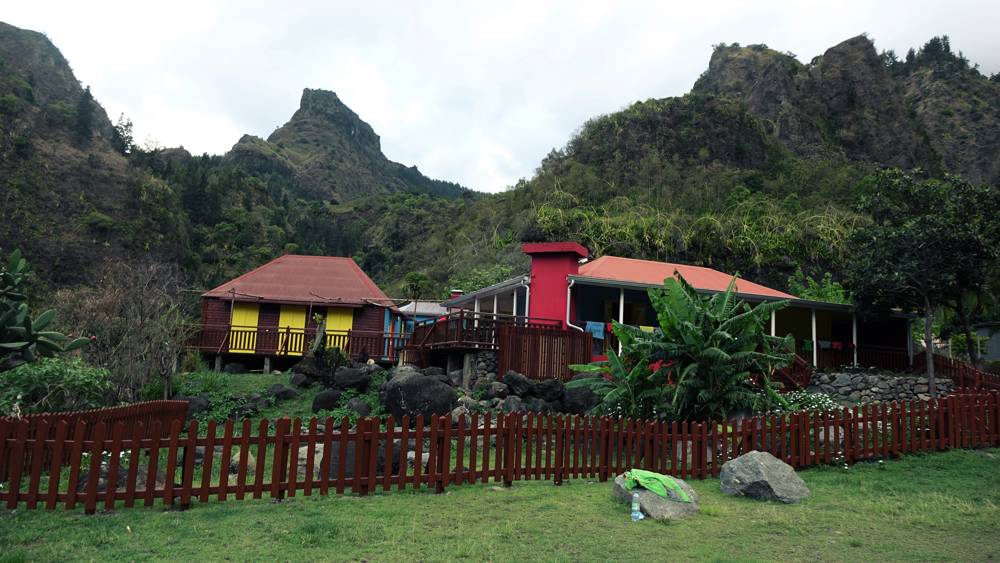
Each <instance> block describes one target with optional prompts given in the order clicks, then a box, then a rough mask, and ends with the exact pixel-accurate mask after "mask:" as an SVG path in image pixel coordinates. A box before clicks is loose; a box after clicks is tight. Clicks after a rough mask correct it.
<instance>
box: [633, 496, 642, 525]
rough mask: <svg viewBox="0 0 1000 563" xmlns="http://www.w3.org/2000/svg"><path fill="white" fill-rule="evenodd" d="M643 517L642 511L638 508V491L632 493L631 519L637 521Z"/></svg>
mask: <svg viewBox="0 0 1000 563" xmlns="http://www.w3.org/2000/svg"><path fill="white" fill-rule="evenodd" d="M643 518H645V516H643V514H642V511H641V510H639V493H632V521H633V522H638V521H639V520H642V519H643Z"/></svg>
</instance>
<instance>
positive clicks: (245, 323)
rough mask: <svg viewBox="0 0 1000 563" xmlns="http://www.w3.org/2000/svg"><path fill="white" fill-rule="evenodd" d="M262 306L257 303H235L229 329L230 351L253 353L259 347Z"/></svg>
mask: <svg viewBox="0 0 1000 563" xmlns="http://www.w3.org/2000/svg"><path fill="white" fill-rule="evenodd" d="M259 315H260V307H259V306H258V305H257V304H256V303H234V304H233V315H232V322H231V323H230V329H229V351H230V352H232V353H233V354H253V353H254V350H255V349H256V348H257V319H258V317H259Z"/></svg>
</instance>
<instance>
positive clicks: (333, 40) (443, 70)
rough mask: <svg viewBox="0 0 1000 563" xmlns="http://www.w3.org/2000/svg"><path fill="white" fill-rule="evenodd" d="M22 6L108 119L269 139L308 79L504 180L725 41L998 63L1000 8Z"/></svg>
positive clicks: (218, 141) (148, 128)
mask: <svg viewBox="0 0 1000 563" xmlns="http://www.w3.org/2000/svg"><path fill="white" fill-rule="evenodd" d="M369 4H371V3H366V2H339V3H329V2H322V1H320V0H315V1H303V2H295V3H287V5H286V3H276V2H263V1H258V2H237V1H225V2H212V1H200V2H189V1H184V2H172V3H167V4H163V3H160V4H144V3H136V2H121V1H115V2H101V3H92V2H91V3H87V2H84V3H81V2H70V1H66V2H53V1H38V0H36V1H34V2H22V3H17V4H13V5H8V6H5V9H4V14H3V16H0V17H2V18H3V19H4V21H7V22H8V23H11V24H13V25H17V26H20V27H26V28H30V29H35V30H39V31H43V32H46V33H47V34H48V35H49V37H50V38H51V39H52V40H53V41H54V42H55V44H56V45H57V46H58V47H59V48H60V49H61V50H62V52H63V54H64V55H65V56H66V58H67V59H68V60H69V61H70V63H71V64H72V65H73V68H74V70H75V71H76V73H77V76H78V77H79V78H80V80H81V81H83V82H84V83H86V84H89V85H90V86H91V87H92V90H93V91H94V94H95V96H96V97H97V98H98V100H99V101H101V103H103V104H104V105H105V106H106V107H107V109H108V113H109V114H110V115H111V116H112V118H114V117H116V116H117V115H118V113H120V112H124V113H125V114H126V115H127V116H129V117H130V118H131V119H132V120H133V121H134V122H135V126H136V136H137V138H139V139H143V138H145V137H147V136H149V137H152V138H154V139H156V140H157V141H159V142H160V143H162V144H164V145H170V146H173V145H180V144H183V145H184V146H185V147H186V148H188V149H189V150H191V151H192V152H195V153H200V152H211V153H221V152H225V151H226V150H228V149H229V147H230V146H232V144H233V143H235V142H236V140H237V139H238V138H239V137H240V135H241V134H243V133H251V134H255V135H260V136H267V135H268V134H270V132H271V131H273V130H274V128H275V127H277V126H279V125H281V124H282V123H284V122H285V121H287V119H288V118H289V117H290V116H291V114H292V112H294V111H295V109H296V107H297V105H298V101H299V96H300V94H301V91H302V88H306V87H309V88H325V89H329V90H334V91H336V92H337V93H338V94H339V95H340V97H341V99H343V100H344V102H345V103H346V104H348V105H349V106H350V107H351V108H353V109H354V110H355V111H356V112H358V114H359V115H360V116H361V117H362V119H364V120H366V121H368V122H369V123H371V125H372V127H373V128H374V129H375V131H376V132H377V133H378V134H379V135H380V136H381V138H382V147H383V151H384V152H385V153H386V155H387V156H388V157H389V158H391V159H393V160H397V161H399V162H402V163H404V164H407V165H411V164H416V165H417V166H419V167H420V169H421V170H422V171H423V172H424V173H426V174H428V175H430V176H433V177H436V178H442V179H446V180H452V181H457V182H460V183H462V184H465V185H468V186H470V187H474V188H477V189H482V190H489V191H498V190H501V189H503V188H504V187H506V186H508V185H510V184H512V183H514V182H516V181H517V179H518V178H520V177H527V176H530V175H531V174H532V172H533V171H534V169H535V168H536V167H537V166H538V163H539V161H540V160H541V159H542V158H543V157H544V156H545V154H547V153H548V151H549V150H551V149H552V148H553V147H558V146H562V145H563V144H565V142H566V141H567V140H568V138H569V136H570V134H571V133H572V132H573V131H574V130H576V129H577V128H578V127H579V126H580V124H582V123H583V122H584V121H585V120H586V119H588V118H590V117H593V116H594V115H597V114H601V113H607V112H610V111H614V110H616V109H619V108H621V107H623V106H625V105H627V104H629V103H632V102H634V101H636V100H641V99H646V98H651V97H653V98H655V97H665V96H673V95H679V94H683V93H685V92H687V91H688V90H689V89H690V88H691V85H692V84H693V83H694V81H695V80H696V79H697V77H698V75H699V74H700V73H701V72H702V71H703V70H704V69H705V67H706V66H707V64H708V57H709V55H710V54H711V45H712V44H714V43H719V42H726V43H731V42H740V43H743V44H748V43H767V44H768V45H770V46H771V47H773V48H776V49H779V50H782V51H792V52H794V53H796V54H797V55H798V56H799V59H800V60H803V61H808V60H810V59H812V58H813V57H814V56H816V55H820V54H822V52H823V51H824V50H825V49H827V48H829V47H831V46H833V45H835V44H836V43H839V42H840V41H843V40H844V39H847V38H849V37H853V36H855V35H857V34H859V33H862V32H868V33H869V35H870V36H871V37H872V38H874V39H875V41H876V44H877V46H878V48H880V49H894V50H895V51H896V52H897V53H900V54H902V53H905V51H906V49H907V48H909V47H919V46H920V45H921V44H923V43H924V42H925V41H926V40H927V39H929V38H930V37H931V36H933V35H939V34H949V35H950V36H951V39H952V45H953V47H954V48H956V49H960V50H962V51H964V52H965V54H966V55H967V56H968V57H969V58H970V59H971V60H972V61H973V62H978V63H979V64H980V65H981V66H982V68H983V70H984V71H985V72H989V73H992V72H998V71H1000V42H998V40H997V39H996V35H995V33H994V25H993V22H995V21H998V20H1000V3H997V2H985V1H981V2H976V1H962V0H957V1H953V2H949V3H947V4H942V3H940V2H930V1H928V0H919V1H915V2H903V1H894V2H878V3H873V2H863V1H857V0H845V1H842V2H839V3H837V4H835V5H831V4H830V3H828V2H822V3H821V2H809V1H805V2H803V1H791V0H786V1H783V2H770V3H768V2H755V3H747V2H692V3H687V4H680V3H677V2H648V3H644V2H633V1H627V2H591V1H578V2H568V1H566V2H527V1H520V0H519V1H515V2H502V3H496V2H494V3H489V4H487V3H465V2H419V3H414V2H405V1H402V0H399V1H395V2H393V1H389V2H380V3H376V4H375V5H374V6H371V5H369Z"/></svg>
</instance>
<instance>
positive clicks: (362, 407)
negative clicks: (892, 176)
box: [347, 397, 372, 416]
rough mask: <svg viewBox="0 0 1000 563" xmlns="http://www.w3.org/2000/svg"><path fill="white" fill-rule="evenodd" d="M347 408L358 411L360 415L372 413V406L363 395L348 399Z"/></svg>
mask: <svg viewBox="0 0 1000 563" xmlns="http://www.w3.org/2000/svg"><path fill="white" fill-rule="evenodd" d="M347 408H349V409H351V410H352V411H354V412H356V413H358V416H368V415H370V414H371V413H372V408H371V406H369V405H368V402H367V401H365V400H364V399H362V398H361V397H354V398H353V399H351V400H350V401H347Z"/></svg>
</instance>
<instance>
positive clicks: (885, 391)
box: [808, 372, 955, 403]
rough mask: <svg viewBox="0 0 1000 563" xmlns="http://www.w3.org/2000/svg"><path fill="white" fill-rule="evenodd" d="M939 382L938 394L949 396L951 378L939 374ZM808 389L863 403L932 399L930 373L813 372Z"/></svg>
mask: <svg viewBox="0 0 1000 563" xmlns="http://www.w3.org/2000/svg"><path fill="white" fill-rule="evenodd" d="M936 383H937V389H938V394H939V395H949V394H951V392H952V391H954V389H955V384H954V383H953V382H952V381H951V380H950V379H944V378H940V377H939V378H937V380H936ZM808 390H809V391H812V392H820V393H826V394H828V395H831V396H833V398H834V399H836V400H840V401H850V402H861V403H870V402H879V401H909V400H912V399H921V400H927V399H930V398H931V396H930V394H929V391H928V386H927V376H907V375H896V374H886V373H860V372H859V373H851V372H834V373H814V374H813V376H812V379H811V380H810V382H809V389H808Z"/></svg>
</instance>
